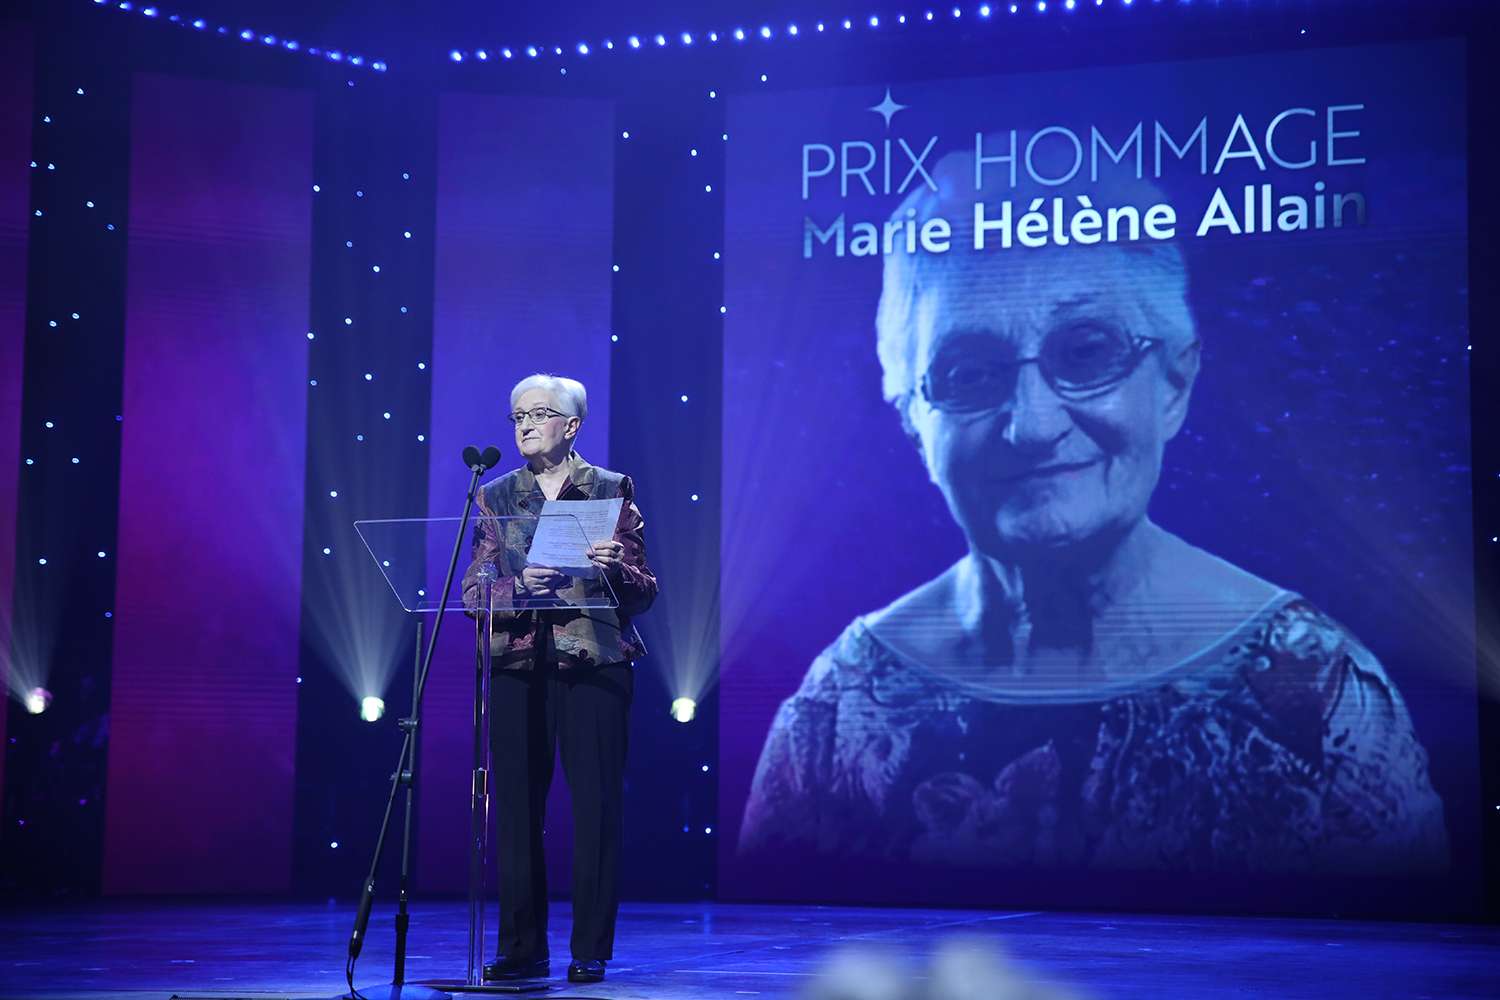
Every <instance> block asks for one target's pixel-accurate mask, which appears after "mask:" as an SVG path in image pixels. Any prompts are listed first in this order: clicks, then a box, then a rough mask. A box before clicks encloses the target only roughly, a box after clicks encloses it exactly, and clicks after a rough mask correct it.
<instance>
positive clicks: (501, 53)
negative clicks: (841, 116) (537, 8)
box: [448, 0, 1192, 63]
mask: <svg viewBox="0 0 1500 1000" xmlns="http://www.w3.org/2000/svg"><path fill="white" fill-rule="evenodd" d="M1163 2H1164V0H1025V2H1021V0H1017V2H1014V3H1009V2H999V3H979V4H959V5H954V6H931V7H922V8H919V9H917V10H914V11H911V12H909V13H908V12H904V11H895V12H887V13H879V12H876V13H871V14H866V15H864V16H863V17H837V18H831V19H826V20H811V21H802V22H797V21H789V22H786V23H785V24H781V23H777V24H774V25H773V24H769V23H762V24H758V25H757V24H754V23H753V22H752V23H751V24H750V25H749V26H746V25H735V26H733V27H727V28H723V29H718V28H714V29H709V30H706V31H674V32H646V33H641V34H628V35H624V36H622V37H621V38H619V39H618V40H616V39H614V38H599V39H595V40H592V41H590V40H579V41H576V42H573V43H571V44H569V45H562V44H558V43H551V44H539V43H528V44H505V45H498V46H493V47H476V48H472V49H462V48H455V49H450V50H449V51H448V59H449V60H450V61H452V62H455V63H463V62H470V61H473V62H481V63H488V62H505V61H516V60H519V61H522V62H524V61H526V60H533V59H544V58H546V57H549V56H550V57H554V58H555V57H567V58H587V57H589V56H594V55H607V54H609V53H626V54H628V53H631V52H640V51H649V50H652V49H673V48H675V49H679V50H681V49H692V48H702V47H704V46H716V45H724V46H731V47H732V46H737V45H744V44H755V43H765V42H774V41H798V40H801V39H816V38H819V37H833V36H839V35H846V34H849V35H852V34H858V33H865V34H869V33H872V32H883V33H885V34H890V33H892V32H894V31H899V30H901V29H916V28H919V27H928V28H932V27H938V26H941V25H947V24H952V23H953V22H963V23H973V22H979V23H981V24H983V23H1000V22H1002V21H1005V20H1007V19H1018V18H1023V17H1033V18H1034V17H1039V16H1047V15H1067V14H1075V13H1079V12H1082V11H1085V10H1099V9H1104V8H1119V9H1125V10H1128V9H1131V8H1134V7H1137V6H1141V7H1157V6H1162V5H1163ZM1165 2H1166V3H1167V4H1169V5H1176V6H1191V5H1192V0H1165Z"/></svg>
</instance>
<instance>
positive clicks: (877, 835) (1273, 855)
mask: <svg viewBox="0 0 1500 1000" xmlns="http://www.w3.org/2000/svg"><path fill="white" fill-rule="evenodd" d="M739 846H740V850H741V851H742V852H755V851H761V850H780V849H783V848H788V847H790V848H794V849H800V850H804V851H814V852H818V853H826V854H832V853H837V854H839V855H842V856H857V857H863V858H880V859H900V860H903V861H908V860H909V861H913V862H917V863H927V864H938V865H956V866H983V867H997V868H1001V867H1018V866H1042V867H1050V866H1068V867H1084V868H1095V869H1108V870H1153V869H1154V870H1200V871H1281V872H1287V871H1316V872H1323V873H1346V874H1349V873H1361V872H1376V871H1379V872H1382V873H1387V874H1389V873H1392V872H1404V873H1411V872H1432V871H1441V870H1443V869H1445V868H1446V867H1447V864H1448V841H1447V833H1446V829H1445V826H1444V821H1443V805H1442V802H1441V801H1440V800H1439V798H1438V796H1437V795H1436V794H1435V792H1434V791H1433V788H1432V784H1431V782H1430V780H1429V778H1428V772H1427V754H1426V752H1425V751H1424V750H1423V749H1422V747H1421V745H1420V744H1419V743H1418V742H1417V738H1416V736H1415V734H1414V733H1413V730H1412V724H1411V719H1410V717H1409V715H1408V714H1407V711H1406V708H1405V705H1404V704H1403V702H1402V700H1401V698H1400V696H1399V694H1398V693H1397V691H1396V689H1395V687H1394V685H1392V683H1391V681H1390V679H1389V678H1388V677H1387V675H1386V673H1385V670H1384V669H1383V668H1382V667H1381V665H1380V663H1379V661H1378V660H1376V658H1375V657H1374V656H1373V655H1372V654H1371V653H1370V651H1369V650H1368V649H1366V648H1365V647H1364V646H1363V645H1361V644H1360V643H1359V641H1358V640H1357V639H1355V638H1354V637H1353V636H1352V635H1351V634H1350V633H1349V632H1348V631H1347V630H1346V629H1344V628H1343V627H1342V626H1341V625H1339V624H1338V623H1337V622H1335V621H1333V620H1332V619H1330V618H1328V617H1327V616H1326V615H1324V614H1322V613H1321V612H1320V611H1318V610H1317V609H1316V608H1314V607H1313V606H1312V605H1311V604H1309V603H1308V602H1307V601H1306V600H1304V599H1302V598H1300V597H1298V596H1296V595H1293V594H1286V593H1283V594H1282V595H1280V596H1279V597H1278V598H1277V599H1275V600H1274V601H1273V602H1272V603H1271V604H1270V605H1268V606H1267V607H1266V608H1265V609H1264V610H1263V611H1262V612H1261V613H1260V614H1259V615H1257V616H1255V617H1254V618H1252V619H1251V620H1250V621H1249V622H1247V623H1246V624H1245V625H1243V626H1242V627H1241V628H1239V629H1238V630H1237V631H1235V632H1234V633H1232V634H1230V635H1229V636H1226V638H1225V641H1223V642H1222V643H1220V644H1218V645H1217V646H1216V647H1214V649H1213V650H1210V651H1208V652H1207V653H1205V654H1204V655H1203V656H1201V657H1200V658H1198V659H1195V660H1193V661H1191V662H1189V663H1186V664H1183V665H1181V666H1180V667H1179V668H1177V669H1175V670H1174V671H1172V672H1171V673H1169V674H1167V675H1164V676H1161V677H1158V678H1153V679H1151V680H1150V681H1149V682H1147V683H1145V684H1142V685H1138V686H1134V687H1130V688H1128V689H1127V691H1126V692H1125V693H1115V694H1112V695H1105V696H1104V697H1102V698H1100V699H1099V700H1093V701H1084V700H1074V701H1071V702H1070V701H1066V700H1060V699H1049V700H1038V699H1027V700H1024V701H1023V700H1020V699H1015V700H1011V701H1005V700H996V699H990V698H986V697H982V696H980V695H976V694H975V693H974V692H973V691H972V690H969V689H963V690H960V689H959V688H958V687H956V686H954V685H953V683H952V682H950V681H948V680H946V679H944V678H942V677H939V676H938V675H936V674H934V673H931V672H929V671H928V670H926V669H924V668H923V667H922V666H920V665H918V664H914V663H911V662H909V661H906V660H900V659H898V658H897V657H896V655H895V654H893V653H892V652H891V651H890V650H889V649H888V648H887V647H886V646H884V645H882V643H881V642H880V641H879V639H878V638H877V637H876V636H875V635H874V634H873V633H872V632H871V630H870V628H869V627H868V626H867V625H866V623H865V622H864V620H862V619H859V620H856V621H855V622H854V623H853V624H852V625H850V626H849V627H848V628H847V629H846V630H845V631H844V633H843V635H841V636H840V637H839V638H838V640H837V641H835V642H834V643H833V645H832V646H830V647H829V648H828V649H827V650H826V651H824V652H823V654H822V655H820V656H819V657H818V658H817V660H816V661H815V662H814V663H813V665H812V667H811V669H810V670H809V671H808V673H807V676H806V678H805V679H804V681H803V683H802V686H801V689H800V690H798V691H797V693H796V694H794V695H793V696H792V697H791V698H789V699H787V701H786V702H785V703H784V704H783V705H782V706H781V709H780V711H779V712H778V714H777V716H776V719H775V721H774V723H773V724H772V726H771V730H770V734H769V736H768V737H767V739H766V743H765V747H764V749H763V751H762V754H761V758H760V764H759V767H758V768H757V769H756V773H755V779H754V783H753V786H752V789H751V793H750V798H749V801H748V804H747V806H746V809H745V817H744V825H743V828H742V830H741V837H740V844H739Z"/></svg>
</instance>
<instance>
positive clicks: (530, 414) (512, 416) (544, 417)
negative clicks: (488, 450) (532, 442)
mask: <svg viewBox="0 0 1500 1000" xmlns="http://www.w3.org/2000/svg"><path fill="white" fill-rule="evenodd" d="M571 416H572V414H571V413H561V412H559V411H557V410H554V409H552V407H550V406H533V407H532V408H531V409H529V410H515V411H513V412H511V413H508V414H506V418H507V419H508V420H509V421H510V422H511V423H513V424H515V425H516V426H517V427H520V426H521V425H522V424H524V423H526V422H527V421H530V422H531V423H533V424H536V425H537V426H538V427H540V426H541V425H542V424H545V423H546V422H547V421H548V420H551V419H552V418H553V417H571Z"/></svg>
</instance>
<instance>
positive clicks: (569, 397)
mask: <svg viewBox="0 0 1500 1000" xmlns="http://www.w3.org/2000/svg"><path fill="white" fill-rule="evenodd" d="M532 389H540V390H542V391H543V392H545V393H546V394H547V395H549V396H551V397H552V402H554V403H556V404H557V405H556V406H555V407H554V409H556V410H559V411H561V412H563V413H566V414H567V415H568V416H570V417H577V418H578V419H579V420H583V419H584V418H585V417H587V416H588V415H589V392H588V390H587V389H585V388H584V387H583V383H582V382H580V381H578V380H577V379H576V378H567V377H565V376H563V375H548V374H546V373H545V372H538V373H537V374H535V375H527V376H526V377H525V378H523V379H522V380H521V381H519V382H517V383H516V387H515V388H514V389H512V390H511V391H510V408H511V409H512V410H514V409H515V408H516V404H517V403H518V402H519V401H520V399H521V397H522V396H524V395H525V394H526V393H528V392H530V391H531V390H532Z"/></svg>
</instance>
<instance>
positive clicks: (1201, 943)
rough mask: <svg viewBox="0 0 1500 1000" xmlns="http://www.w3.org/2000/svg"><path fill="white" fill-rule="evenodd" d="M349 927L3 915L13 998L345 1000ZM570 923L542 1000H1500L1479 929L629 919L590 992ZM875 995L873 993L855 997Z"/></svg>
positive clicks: (121, 905) (799, 916) (298, 914)
mask: <svg viewBox="0 0 1500 1000" xmlns="http://www.w3.org/2000/svg"><path fill="white" fill-rule="evenodd" d="M466 914H467V908H466V907H465V906H464V905H463V904H462V903H456V902H449V901H443V902H419V903H418V904H417V906H416V907H415V908H414V910H413V919H412V929H411V942H410V957H409V965H408V979H409V980H420V979H423V978H461V977H462V975H463V972H464V963H465V957H466V944H465V939H466V934H467V916H466ZM352 919H353V914H352V907H351V906H349V905H347V904H338V905H334V904H329V905H326V906H324V905H317V904H310V903H264V902H218V903H206V902H192V903H162V902H139V901H135V902H125V901H114V902H109V901H106V902H96V903H91V904H86V905H71V906H51V907H44V906H29V907H24V908H23V907H15V906H12V907H7V908H5V909H0V998H4V1000H26V998H32V997H45V998H48V1000H62V998H72V997H77V998H87V1000H99V998H103V997H127V998H131V1000H137V998H140V1000H144V998H152V1000H166V998H168V997H171V996H172V995H174V994H177V995H181V996H219V997H226V998H227V997H246V996H252V997H261V996H265V997H272V996H274V997H332V996H336V995H338V994H340V993H342V992H343V991H344V973H343V966H344V963H343V955H344V948H345V944H346V942H347V939H348V934H349V929H350V926H351V921H352ZM490 926H491V928H493V924H491V925H490ZM568 926H569V924H568V907H567V906H566V905H565V904H558V905H557V906H555V908H554V911H553V922H552V939H551V946H552V955H553V963H552V964H553V978H552V980H551V983H552V987H553V988H552V991H551V992H550V993H543V994H532V995H534V996H551V997H556V998H562V997H570V998H579V997H590V998H593V997H597V998H619V1000H625V998H630V1000H686V998H693V1000H700V998H705V997H744V996H760V997H768V998H770V997H796V996H799V995H801V991H802V990H805V989H806V988H807V987H808V986H809V985H810V984H811V983H812V982H814V977H815V976H816V975H817V974H818V972H819V970H822V969H824V968H825V967H826V966H827V964H828V962H829V960H830V958H831V957H832V956H833V955H835V954H836V953H837V952H838V951H839V950H840V949H841V948H846V947H861V948H864V949H867V950H874V951H876V952H878V953H879V954H881V955H884V956H887V957H891V956H906V957H908V958H909V959H910V961H911V963H912V964H911V968H912V970H913V975H925V974H926V971H927V967H926V961H927V959H928V958H930V957H931V955H932V954H933V953H934V951H935V950H937V949H939V948H941V947H943V946H944V944H945V942H951V941H953V940H954V939H957V938H966V939H969V940H974V941H979V942H984V943H985V944H984V947H986V948H989V947H993V948H997V949H1003V950H1004V953H1005V954H1007V955H1008V956H1009V958H1010V960H1011V961H1012V964H1013V966H1014V967H1016V968H1018V969H1019V970H1020V971H1021V972H1022V973H1023V974H1024V975H1025V976H1026V977H1028V978H1030V979H1031V980H1032V981H1033V982H1036V981H1041V982H1044V983H1046V984H1047V985H1050V986H1054V987H1064V988H1069V987H1070V988H1071V990H1072V991H1073V993H1075V994H1076V995H1078V996H1084V997H1095V998H1112V997H1151V998H1178V997H1222V996H1236V997H1268V998H1270V997H1274V998H1276V1000H1293V998H1300V997H1309V998H1311V997H1318V998H1323V997H1360V998H1374V997H1390V998H1397V997H1399V998H1403V1000H1417V998H1422V997H1431V998H1434V1000H1439V998H1440V1000H1459V998H1467V997H1474V998H1479V997H1497V996H1500V928H1496V927H1483V926H1468V925H1451V924H1397V923H1363V922H1354V921H1332V920H1285V919H1253V918H1224V917H1173V916H1139V915H1129V916H1127V915H1119V914H1114V915H1110V914H1076V913H1036V912H1003V911H995V912H980V911H967V910H965V911H958V910H898V909H864V908H850V907H806V906H752V905H731V904H723V903H698V904H667V903H634V904H627V905H626V906H625V907H624V908H623V910H622V913H621V919H620V927H619V935H618V940H617V945H616V960H615V961H614V962H611V963H610V966H609V978H608V979H607V980H606V981H605V982H604V983H600V984H597V985H593V986H571V985H570V984H568V983H567V981H566V980H565V979H564V978H563V972H564V971H565V969H566V962H567V956H568V946H567V931H568ZM392 934H393V931H392V914H391V910H390V908H389V906H387V905H385V904H383V903H382V904H381V907H380V910H379V912H378V913H377V914H376V917H375V919H374V920H373V921H372V927H371V933H370V937H369V944H368V946H367V947H366V948H365V952H364V955H363V956H362V958H361V960H360V963H359V969H358V974H357V976H356V984H357V985H359V986H361V987H367V986H377V985H380V984H383V983H389V981H390V971H391V966H390V960H391V952H392V948H393V940H392ZM491 936H492V938H493V934H492V935H491ZM986 993H987V994H993V995H983V996H981V995H980V994H973V997H974V1000H1007V996H1008V995H1012V996H1016V997H1018V998H1019V997H1022V996H1024V997H1027V998H1031V997H1033V996H1034V994H1032V993H1030V992H1026V993H1019V994H1008V992H1007V991H993V990H987V991H986ZM865 995H868V996H869V997H871V998H874V997H876V996H877V995H878V994H876V993H874V992H870V993H868V994H860V995H859V1000H863V997H864V996H865ZM887 995H888V994H887ZM851 1000H855V998H853V997H851Z"/></svg>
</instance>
